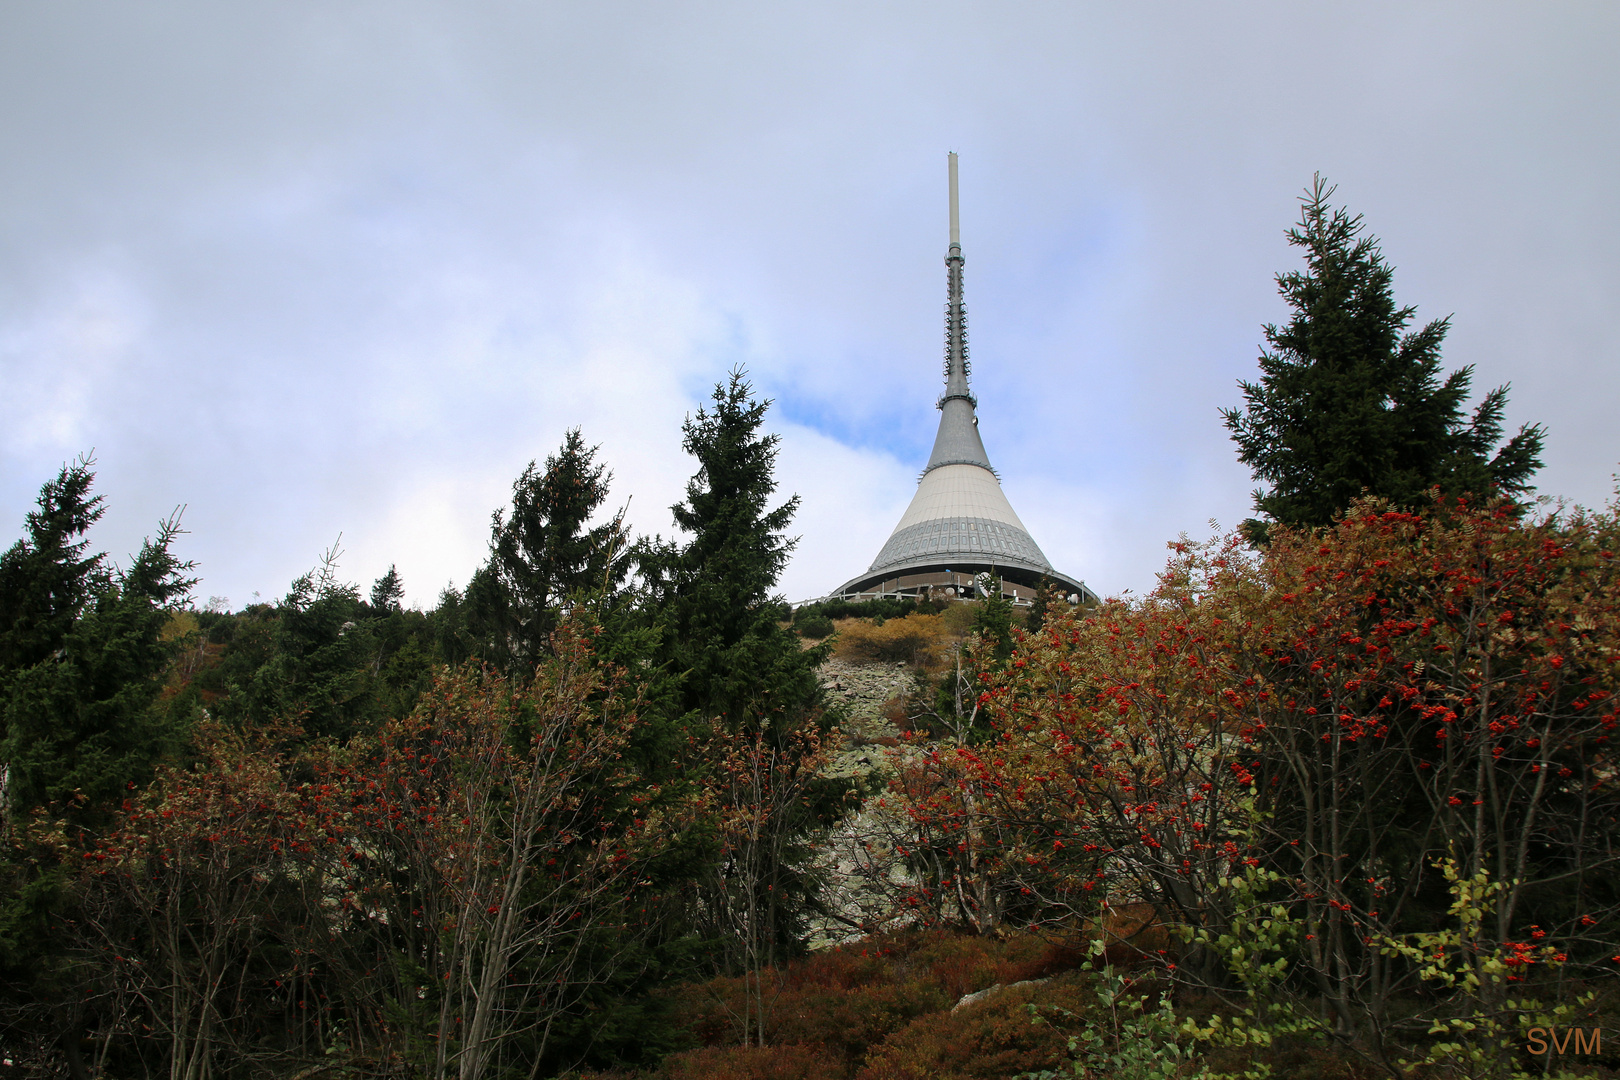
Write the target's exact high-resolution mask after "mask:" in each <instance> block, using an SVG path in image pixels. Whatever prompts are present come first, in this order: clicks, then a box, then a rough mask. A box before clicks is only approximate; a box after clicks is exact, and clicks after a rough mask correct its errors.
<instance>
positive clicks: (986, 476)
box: [836, 154, 1096, 603]
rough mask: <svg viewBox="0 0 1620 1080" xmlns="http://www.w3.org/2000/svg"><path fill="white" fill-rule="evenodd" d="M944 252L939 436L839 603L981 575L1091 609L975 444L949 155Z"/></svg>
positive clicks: (1016, 590) (953, 584)
mask: <svg viewBox="0 0 1620 1080" xmlns="http://www.w3.org/2000/svg"><path fill="white" fill-rule="evenodd" d="M949 161H950V201H951V246H950V247H949V249H947V251H946V253H945V268H946V290H947V299H946V303H945V394H944V396H943V397H941V398H940V399H939V410H940V417H939V433H938V434H937V435H935V436H934V452H933V453H932V454H930V455H929V456H928V467H927V468H926V469H924V470H923V474H922V478H921V479H920V480H919V482H918V484H917V494H916V495H914V496H912V499H911V505H910V506H909V507H907V508H906V512H905V513H904V514H903V515H901V518H900V523H899V524H898V525H896V526H895V527H894V532H893V533H891V534H890V535H889V540H888V542H887V543H886V544H884V545H883V550H882V551H880V552H878V556H877V558H876V559H874V560H873V561H872V565H871V567H869V568H868V569H867V571H866V573H864V574H862V575H860V576H859V577H857V578H853V579H851V580H850V581H848V582H846V583H845V584H844V585H843V586H842V587H841V588H840V589H839V590H838V593H837V594H836V595H841V596H849V597H853V596H856V595H894V594H897V593H899V594H920V593H925V592H928V591H931V590H939V589H955V590H957V592H958V593H959V594H960V592H961V591H963V590H964V589H967V588H969V587H971V586H973V583H974V580H975V579H976V578H977V579H979V582H980V584H981V586H982V584H983V582H984V579H983V578H982V576H981V575H985V574H988V575H989V576H990V581H991V583H992V587H993V589H994V588H999V590H1000V591H1001V593H1002V594H1004V595H1007V596H1010V597H1014V598H1016V599H1018V600H1028V599H1030V598H1032V597H1033V596H1034V593H1035V591H1036V589H1038V588H1039V587H1040V585H1041V583H1042V582H1043V581H1049V582H1051V583H1052V584H1054V585H1056V586H1058V587H1059V588H1060V589H1062V590H1063V591H1064V592H1066V593H1069V594H1071V595H1075V596H1076V597H1077V598H1078V599H1080V600H1082V601H1084V602H1087V603H1090V602H1094V601H1095V599H1096V597H1095V596H1094V595H1092V593H1091V592H1090V590H1088V589H1087V588H1086V587H1085V585H1084V584H1083V583H1082V582H1080V581H1078V580H1076V579H1074V578H1071V577H1069V576H1068V575H1067V574H1061V573H1059V572H1058V571H1056V570H1055V569H1053V568H1052V564H1051V563H1050V562H1048V561H1047V558H1046V556H1045V554H1043V553H1042V551H1041V549H1040V547H1039V546H1038V545H1037V544H1036V543H1035V541H1034V539H1033V538H1032V537H1031V536H1030V535H1029V530H1028V529H1026V528H1024V523H1023V522H1022V521H1020V520H1019V519H1018V515H1017V514H1016V513H1014V512H1013V508H1012V504H1011V503H1009V502H1008V501H1007V496H1006V494H1005V493H1004V492H1003V491H1002V490H1001V481H1000V479H999V478H998V477H997V475H996V471H995V470H994V469H992V468H991V467H990V456H989V455H988V454H986V453H985V450H984V441H983V440H982V439H980V438H979V420H978V415H977V410H978V402H977V401H976V400H975V399H974V397H973V393H972V391H971V390H969V389H968V375H969V373H970V370H971V366H970V364H969V362H968V342H967V307H966V306H965V305H964V304H963V302H962V264H963V259H962V240H961V227H960V219H959V215H958V210H957V195H956V155H955V154H951V155H950V158H949Z"/></svg>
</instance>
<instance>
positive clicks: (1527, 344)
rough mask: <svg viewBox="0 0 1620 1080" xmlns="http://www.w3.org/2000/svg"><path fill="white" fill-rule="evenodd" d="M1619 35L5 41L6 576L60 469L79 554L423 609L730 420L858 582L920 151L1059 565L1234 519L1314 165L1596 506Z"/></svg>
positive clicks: (918, 297)
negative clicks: (726, 411) (692, 425)
mask: <svg viewBox="0 0 1620 1080" xmlns="http://www.w3.org/2000/svg"><path fill="white" fill-rule="evenodd" d="M1617 53H1620V7H1617V6H1615V5H1613V4H1610V3H1600V2H1595V0H1594V2H1589V3H1556V4H1532V3H1516V4H1504V3H1489V2H1480V0H1470V2H1467V3H1431V2H1424V0H1417V2H1414V0H1400V2H1397V3H1387V4H1380V3H1357V4H1302V3H1299V2H1297V0H1286V2H1278V3H1233V4H1203V3H1199V4H1194V3H1110V4H1088V3H1080V2H1065V3H1054V2H1039V0H1030V2H1023V3H1010V2H1009V3H950V2H942V0H930V2H926V3H924V2H917V3H905V2H895V3H883V4H874V3H871V2H869V0H866V2H859V3H843V2H836V0H823V2H821V3H816V4H797V5H788V4H779V3H771V2H762V0H748V2H737V3H728V2H722V0H709V2H703V3H679V2H676V3H668V2H657V3H654V2H651V0H642V2H636V3H621V2H614V0H581V2H570V3H548V2H543V0H528V2H523V3H503V2H476V0H475V2H456V3H418V2H412V0H387V2H375V3H373V2H366V0H336V2H334V0H319V2H303V0H282V2H279V3H275V4H220V3H216V2H211V0H210V2H195V3H173V2H168V0H146V2H143V3H140V4H130V3H126V2H123V0H118V2H102V3H94V2H76V0H12V2H8V3H7V4H5V5H4V7H3V8H0V542H4V543H9V542H10V541H11V540H12V539H13V538H15V537H16V536H17V535H19V533H20V528H21V523H22V518H23V515H24V514H25V513H26V511H27V510H28V508H29V507H30V505H31V503H32V501H33V498H34V496H35V494H36V493H37V491H38V488H39V485H40V483H41V482H42V481H44V480H45V479H47V478H48V477H50V476H51V475H53V474H54V473H55V471H56V470H57V469H58V468H59V467H60V466H61V464H62V462H63V461H65V460H67V459H69V458H72V457H74V456H76V455H78V454H80V453H82V452H87V451H90V450H92V449H93V450H94V452H95V456H96V460H97V462H98V473H99V478H100V486H99V490H101V491H102V492H103V493H105V494H106V495H107V497H108V503H109V511H108V513H107V516H106V518H105V519H104V521H103V524H102V525H101V526H100V527H99V528H98V530H97V533H96V536H95V540H96V541H97V543H98V545H99V546H102V547H105V548H107V549H109V550H111V551H112V552H113V553H114V554H115V555H118V556H120V557H123V556H124V555H125V554H126V553H127V552H129V551H131V550H133V549H134V548H135V547H136V546H138V544H139V542H140V538H141V537H142V535H144V534H146V533H148V532H150V531H151V529H152V527H153V525H154V523H155V522H156V521H157V520H158V519H159V518H161V517H163V516H164V515H166V514H167V513H169V512H170V511H171V510H172V509H173V508H174V507H175V506H177V505H179V504H185V505H186V511H185V525H186V527H187V528H189V530H190V535H188V536H187V537H185V538H184V540H183V544H182V551H183V553H184V554H185V555H186V556H188V557H191V558H194V559H196V560H197V561H198V563H199V571H200V573H201V574H202V577H203V581H202V584H201V585H200V586H199V590H198V595H199V600H205V599H206V598H208V597H209V596H221V597H228V598H229V599H230V602H231V603H232V605H233V606H240V605H241V604H243V603H246V602H248V601H250V600H251V599H252V595H253V594H254V593H255V592H258V593H260V594H262V595H263V596H264V597H265V598H266V599H268V598H271V597H274V596H278V595H280V594H281V593H282V592H284V591H285V589H286V587H287V584H288V582H289V581H290V579H291V578H292V577H294V576H295V575H296V574H298V573H299V572H301V571H302V570H304V569H307V568H309V567H310V566H312V565H313V564H314V563H315V562H316V560H317V559H318V557H319V556H320V553H321V552H322V551H323V550H324V549H326V548H328V547H329V546H331V545H332V544H333V543H334V542H336V541H337V540H338V537H339V535H340V534H341V537H342V540H341V546H342V549H343V551H344V553H345V554H344V555H343V557H342V560H341V567H342V573H343V574H344V575H346V576H347V577H349V578H351V579H353V580H355V581H358V582H361V583H362V584H363V585H369V583H370V582H371V580H372V579H374V578H375V577H377V576H378V575H379V574H381V573H382V572H383V571H384V570H385V569H386V568H387V566H388V565H389V564H390V563H397V564H398V566H399V569H400V571H401V573H402V574H403V575H404V578H405V582H406V585H407V587H408V589H409V593H410V597H411V598H412V599H413V600H415V601H417V602H421V603H425V604H431V603H432V602H433V599H434V597H435V596H436V595H437V593H438V591H439V590H440V589H441V588H443V587H444V586H445V585H446V584H448V583H452V582H454V583H456V584H462V583H465V581H466V580H467V578H468V576H469V575H470V574H471V572H472V570H473V568H474V566H475V565H476V564H477V562H478V561H479V559H480V557H481V556H482V554H483V552H484V549H485V545H486V542H487V536H488V519H489V514H490V512H491V511H492V510H493V509H494V508H495V507H497V506H499V505H502V504H503V503H504V502H505V500H506V499H507V498H508V497H509V494H510V485H511V482H512V480H513V478H514V477H515V476H516V475H517V474H518V473H519V472H520V471H521V469H522V468H523V466H524V464H525V463H527V462H528V461H529V460H530V459H532V458H537V457H544V456H545V455H546V454H547V453H549V452H551V451H553V450H554V449H555V448H556V447H557V445H558V444H559V442H560V441H561V439H562V435H563V432H564V431H565V430H566V429H567V428H569V427H571V426H574V425H579V426H581V427H582V428H583V429H584V432H585V435H586V438H587V439H589V440H590V441H592V442H595V443H600V444H601V448H602V450H601V453H602V456H603V458H604V459H605V460H606V461H607V462H608V463H610V465H611V467H612V468H613V471H614V474H615V481H614V488H613V491H614V498H615V500H616V501H623V500H626V499H630V500H631V503H630V507H631V510H630V516H631V518H632V520H633V521H634V523H635V524H636V526H637V527H638V528H639V529H641V530H644V531H660V532H664V533H666V534H667V533H669V532H670V530H671V528H672V525H671V522H670V518H669V513H668V507H669V505H670V504H671V503H673V502H675V501H676V500H677V499H678V498H679V497H680V491H681V485H682V484H683V483H684V481H685V478H686V477H687V476H688V475H689V474H690V472H691V465H690V462H689V460H688V459H687V458H685V457H684V455H683V454H682V453H681V448H680V441H681V433H680V425H681V419H682V417H683V416H685V415H686V414H687V413H689V412H690V411H692V410H693V409H694V408H695V407H696V406H697V405H698V404H699V403H700V402H701V401H702V400H703V399H704V398H705V396H706V394H707V392H708V390H709V389H710V388H711V387H712V386H713V384H714V383H715V381H716V380H718V379H721V378H723V377H724V375H725V373H726V371H727V370H728V369H730V368H731V367H733V366H734V365H739V364H741V365H745V366H746V367H747V369H748V371H749V372H750V374H751V377H752V379H753V380H754V382H755V384H756V386H757V387H758V389H759V390H760V392H761V393H763V394H764V395H766V396H769V397H771V398H772V399H774V401H775V406H774V408H773V409H772V412H771V426H772V429H773V430H774V431H776V432H779V433H780V434H781V436H782V453H781V459H780V470H779V473H780V478H781V481H782V484H783V490H784V493H786V492H797V493H798V494H799V495H800V496H801V497H802V499H803V506H802V509H801V511H800V514H799V517H798V520H797V524H796V528H795V531H796V532H798V533H801V534H802V536H803V539H802V542H801V544H800V547H799V550H798V554H797V556H796V558H795V560H794V562H793V564H792V566H791V568H790V569H789V571H788V573H787V575H786V577H785V579H784V581H783V583H782V589H783V591H784V592H785V593H786V594H787V596H788V597H789V598H790V599H799V598H804V597H810V596H815V595H819V594H821V593H823V592H825V591H827V590H828V589H830V588H832V587H834V586H836V585H838V584H839V583H840V582H842V581H843V580H844V579H846V578H848V577H850V576H852V575H854V574H856V573H858V572H860V571H861V570H863V569H864V568H865V566H866V565H867V563H869V562H870V560H871V558H872V557H873V556H874V555H875V554H876V552H877V550H878V548H879V547H880V546H881V544H882V542H883V540H884V538H885V537H886V536H887V534H888V532H889V530H890V529H891V528H892V527H893V525H894V522H895V521H897V520H898V519H899V516H900V513H901V511H902V510H903V509H904V507H905V504H906V502H907V500H908V499H909V498H910V495H911V492H912V490H913V489H914V486H915V480H916V475H917V472H918V470H919V469H920V468H921V466H922V464H923V463H924V462H925V460H926V457H927V453H928V448H929V446H930V444H931V440H932V436H933V429H934V425H935V422H936V418H937V416H938V414H937V413H936V412H935V411H934V409H933V407H932V406H933V402H934V399H935V397H936V396H937V394H938V387H939V372H940V355H941V341H940V339H941V327H942V316H941V310H942V304H943V301H944V267H943V263H942V256H943V254H944V247H945V240H946V228H945V226H946V205H945V154H946V151H947V150H956V151H958V152H959V153H960V154H961V161H962V165H961V170H962V234H963V246H964V249H965V253H966V256H967V290H968V292H967V295H968V304H969V310H970V313H971V319H972V327H973V338H972V340H973V356H974V360H975V365H974V382H975V389H976V391H977V393H978V396H979V399H980V405H981V408H980V414H981V420H982V428H981V430H982V432H983V433H984V438H985V443H986V445H987V447H988V449H989V452H990V455H991V459H992V461H993V462H994V463H995V464H996V465H997V466H998V468H999V469H1000V471H1001V473H1002V476H1003V481H1004V484H1005V486H1006V488H1007V490H1008V494H1009V497H1010V498H1011V500H1012V503H1013V505H1014V506H1015V507H1016V508H1017V509H1018V511H1019V512H1020V514H1021V515H1022V517H1023V518H1024V521H1025V522H1026V523H1027V524H1028V525H1029V527H1030V529H1031V531H1032V532H1033V533H1034V535H1035V537H1036V539H1037V541H1038V542H1039V543H1040V544H1041V545H1042V547H1043V548H1044V549H1045V551H1046V552H1047V554H1048V556H1049V557H1050V558H1051V559H1052V560H1053V562H1054V563H1055V564H1056V565H1057V566H1058V567H1059V568H1061V569H1063V570H1065V571H1066V572H1068V573H1070V574H1073V575H1075V576H1078V577H1081V578H1083V579H1085V580H1086V581H1087V582H1088V583H1089V584H1090V585H1092V586H1093V587H1094V588H1096V589H1097V590H1098V591H1100V592H1103V593H1118V592H1122V591H1124V590H1128V589H1129V590H1136V591H1138V592H1140V591H1141V590H1143V589H1144V588H1147V587H1150V586H1151V584H1152V581H1153V574H1154V572H1155V570H1156V569H1157V568H1158V567H1159V566H1160V565H1161V564H1162V562H1163V557H1164V544H1165V542H1166V541H1167V540H1170V539H1172V538H1174V537H1175V536H1176V535H1177V534H1179V533H1182V532H1187V533H1190V534H1192V535H1194V536H1201V535H1207V534H1208V531H1209V529H1210V521H1211V520H1212V519H1213V520H1215V521H1218V522H1219V523H1220V524H1221V526H1223V527H1230V526H1232V525H1234V524H1236V522H1238V521H1239V520H1240V519H1241V518H1242V517H1244V516H1245V515H1246V514H1247V512H1248V510H1249V492H1250V490H1251V488H1252V486H1253V485H1252V482H1251V480H1250V478H1249V476H1248V474H1247V472H1246V470H1245V469H1243V468H1242V467H1241V466H1240V465H1238V463H1237V462H1236V459H1235V456H1234V453H1233V449H1232V445H1231V443H1230V441H1229V440H1228V438H1227V435H1226V432H1225V430H1224V429H1223V428H1222V426H1221V424H1220V419H1219V416H1218V413H1217V409H1218V408H1219V407H1220V406H1223V405H1232V404H1236V403H1237V402H1238V400H1239V398H1238V392H1237V390H1236V388H1235V383H1236V381H1237V380H1238V379H1240V378H1243V377H1246V376H1252V374H1253V373H1254V371H1255V357H1256V355H1257V347H1258V343H1259V341H1260V326H1261V324H1263V323H1265V322H1268V321H1274V320H1278V319H1280V318H1282V317H1283V314H1284V308H1283V306H1282V304H1281V302H1280V301H1279V299H1278V298H1277V295H1276V289H1275V284H1274V282H1273V280H1272V278H1273V275H1274V274H1275V273H1276V272H1277V271H1278V270H1282V269H1289V268H1292V267H1293V266H1294V265H1295V264H1296V258H1295V256H1294V254H1293V252H1292V251H1291V249H1289V248H1288V247H1287V245H1286V244H1285V242H1284V239H1283V231H1284V229H1285V228H1286V227H1287V226H1288V225H1289V224H1290V223H1291V222H1292V220H1293V219H1294V217H1295V216H1296V213H1297V209H1298V206H1297V201H1296V200H1297V196H1298V194H1299V192H1300V191H1301V189H1302V188H1303V187H1304V186H1305V185H1306V184H1307V183H1309V182H1310V180H1311V176H1312V174H1313V173H1314V172H1317V171H1320V172H1322V173H1323V174H1324V175H1325V176H1327V177H1328V178H1329V179H1330V180H1331V181H1332V182H1334V183H1336V184H1338V196H1337V198H1338V200H1339V201H1340V202H1342V203H1344V204H1346V205H1348V206H1349V207H1351V208H1352V209H1354V210H1356V211H1358V212H1361V213H1363V214H1365V216H1366V220H1367V223H1368V225H1369V227H1370V229H1371V230H1372V231H1373V232H1374V233H1376V234H1377V235H1378V236H1379V237H1380V238H1381V239H1382V241H1383V245H1384V251H1385V253H1386V255H1387V256H1388V257H1389V259H1390V261H1391V262H1392V263H1393V264H1394V265H1395V266H1396V267H1397V274H1396V279H1395V280H1396V291H1397V299H1398V300H1400V301H1401V302H1403V303H1410V304H1415V305H1417V306H1418V309H1419V317H1420V318H1432V317H1439V316H1444V315H1448V314H1449V315H1452V316H1453V318H1454V329H1453V331H1452V334H1451V336H1450V338H1449V341H1448V345H1447V349H1446V356H1447V360H1448V362H1449V364H1450V365H1452V366H1459V365H1462V364H1472V365H1474V366H1475V368H1476V371H1477V374H1476V379H1475V386H1476V388H1477V389H1479V390H1483V389H1485V388H1488V387H1491V386H1495V385H1497V384H1499V383H1503V382H1511V383H1512V384H1513V391H1512V398H1511V404H1510V407H1509V419H1510V421H1511V422H1512V423H1513V425H1515V426H1517V425H1518V424H1520V423H1524V422H1534V421H1539V422H1542V423H1545V424H1546V425H1547V427H1548V429H1549V436H1548V452H1547V454H1546V461H1547V464H1546V468H1545V469H1544V470H1543V471H1542V473H1541V474H1540V490H1541V492H1542V493H1543V494H1546V495H1548V496H1553V497H1557V498H1563V499H1568V500H1571V501H1575V502H1581V503H1585V504H1588V505H1597V504H1602V503H1605V502H1607V501H1608V500H1609V499H1610V498H1611V497H1612V493H1613V488H1614V481H1613V479H1612V475H1613V473H1614V472H1615V471H1616V468H1617V463H1620V433H1617V427H1616V423H1615V412H1616V404H1617V401H1620V331H1617V329H1616V327H1617V320H1616V308H1617V301H1620V210H1617V201H1616V199H1615V197H1614V195H1615V184H1616V177H1617V175H1620V168H1617V167H1620V147H1617V136H1620V119H1617V106H1616V102H1620V63H1617V62H1616V56H1617Z"/></svg>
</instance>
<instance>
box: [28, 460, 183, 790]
mask: <svg viewBox="0 0 1620 1080" xmlns="http://www.w3.org/2000/svg"><path fill="white" fill-rule="evenodd" d="M93 464H94V462H93V461H91V460H90V459H89V458H81V459H80V460H79V461H78V462H76V463H74V464H73V465H69V466H65V467H64V468H63V469H62V471H61V473H59V474H58V476H57V477H56V479H55V480H53V481H50V482H48V483H47V484H45V486H44V487H43V488H42V489H41V491H40V495H39V502H38V507H39V508H38V509H37V510H36V511H34V512H33V513H30V514H29V515H28V519H27V530H28V535H27V537H26V538H25V539H23V540H19V541H18V542H17V543H16V544H14V545H13V546H12V547H11V548H10V549H9V550H8V551H7V552H6V553H5V555H4V556H0V767H3V768H4V770H5V776H6V789H7V790H6V797H7V803H8V806H7V807H6V809H7V810H9V811H10V812H12V813H25V812H27V811H28V810H30V809H32V808H34V807H40V806H47V805H48V806H52V807H53V808H55V809H56V810H57V811H59V812H71V813H73V814H74V815H75V816H78V815H80V814H81V813H90V812H93V809H94V807H95V806H96V804H98V803H100V802H103V801H105V800H107V799H108V798H111V797H112V796H114V795H116V794H118V793H120V792H122V791H123V790H124V786H125V785H126V784H127V783H128V782H130V781H131V780H135V779H139V778H141V777H142V776H143V775H144V774H145V772H146V771H147V770H148V769H149V768H150V767H151V766H152V765H153V764H154V763H155V762H156V761H157V760H158V758H159V757H161V756H162V755H163V754H164V753H165V752H166V751H169V750H171V749H173V748H174V746H175V744H176V741H177V734H178V733H177V732H175V731H174V730H173V727H172V724H171V722H170V719H169V717H168V716H167V715H166V714H165V713H164V711H163V710H162V709H161V708H159V707H158V692H159V690H160V688H161V683H162V678H163V675H164V672H165V669H166V668H167V666H168V663H169V660H170V658H171V657H172V656H173V653H174V646H173V645H172V643H170V642H167V641H165V640H164V639H163V630H164V626H165V625H166V624H167V623H168V621H169V619H170V616H171V614H172V613H173V611H174V609H175V606H176V605H177V604H179V603H183V602H184V601H185V599H186V598H187V597H188V596H189V595H190V592H191V587H192V585H193V584H194V579H192V578H190V577H187V576H186V574H187V571H189V570H190V569H191V567H192V564H190V563H188V562H181V561H180V560H179V559H178V558H177V557H176V556H175V555H174V553H173V552H172V550H171V547H172V545H173V543H174V540H175V538H176V537H177V536H179V534H180V526H179V521H178V518H170V519H169V520H167V521H164V522H162V523H161V524H160V525H159V529H158V534H157V537H156V539H152V540H148V541H146V542H145V543H144V544H143V545H142V547H141V550H140V552H139V553H138V554H137V555H136V556H135V557H134V558H133V559H132V560H131V562H130V565H129V567H128V568H127V569H116V568H115V569H109V568H108V567H107V565H106V556H105V555H103V554H99V553H98V554H94V555H88V554H86V551H87V548H88V541H87V540H85V539H84V534H85V532H86V531H87V530H88V529H89V528H90V526H91V525H93V524H94V523H95V522H96V521H97V519H99V518H100V517H101V514H102V512H103V508H102V500H101V497H100V496H95V497H91V495H90V488H91V485H92V484H93V483H94V480H95V474H94V473H93V472H92V471H91V466H92V465H93Z"/></svg>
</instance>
